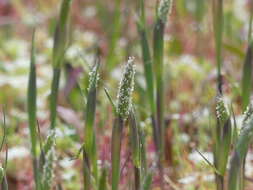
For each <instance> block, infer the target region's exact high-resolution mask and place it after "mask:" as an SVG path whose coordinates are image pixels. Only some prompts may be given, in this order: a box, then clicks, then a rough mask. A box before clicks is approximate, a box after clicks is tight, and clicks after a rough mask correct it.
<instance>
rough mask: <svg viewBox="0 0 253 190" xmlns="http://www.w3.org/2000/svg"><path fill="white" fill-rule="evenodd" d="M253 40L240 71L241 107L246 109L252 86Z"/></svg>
mask: <svg viewBox="0 0 253 190" xmlns="http://www.w3.org/2000/svg"><path fill="white" fill-rule="evenodd" d="M252 56H253V41H251V42H250V43H249V46H248V48H247V53H246V57H245V61H244V64H243V73H242V109H243V110H246V108H247V106H248V105H249V102H250V94H251V89H252V88H251V86H252V61H253V58H252Z"/></svg>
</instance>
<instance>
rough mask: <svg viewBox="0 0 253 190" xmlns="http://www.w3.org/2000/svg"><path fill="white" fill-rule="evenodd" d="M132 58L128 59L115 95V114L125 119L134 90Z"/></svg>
mask: <svg viewBox="0 0 253 190" xmlns="http://www.w3.org/2000/svg"><path fill="white" fill-rule="evenodd" d="M133 62H134V58H133V57H129V59H128V61H127V64H126V66H125V69H124V73H123V77H122V79H121V81H120V85H119V91H118V95H117V113H118V114H119V115H120V116H121V117H122V118H123V119H126V118H127V117H128V115H129V112H130V108H131V104H132V92H133V90H134V74H135V66H134V63H133Z"/></svg>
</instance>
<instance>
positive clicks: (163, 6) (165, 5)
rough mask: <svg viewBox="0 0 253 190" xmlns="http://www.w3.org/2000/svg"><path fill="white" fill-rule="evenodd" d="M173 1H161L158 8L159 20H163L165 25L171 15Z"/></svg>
mask: <svg viewBox="0 0 253 190" xmlns="http://www.w3.org/2000/svg"><path fill="white" fill-rule="evenodd" d="M172 3H173V0H161V1H160V3H159V7H158V18H159V19H161V21H162V22H163V23H165V22H166V20H167V16H168V14H170V12H171V9H172Z"/></svg>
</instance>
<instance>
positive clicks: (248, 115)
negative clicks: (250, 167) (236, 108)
mask: <svg viewBox="0 0 253 190" xmlns="http://www.w3.org/2000/svg"><path fill="white" fill-rule="evenodd" d="M252 139H253V107H252V104H250V105H249V106H248V109H247V110H246V112H245V117H244V121H243V126H242V129H241V133H240V135H239V136H238V139H237V143H236V145H235V150H234V152H233V154H232V158H231V161H230V169H229V178H228V189H229V190H243V189H244V167H245V159H246V155H247V152H248V149H249V145H250V142H251V141H252Z"/></svg>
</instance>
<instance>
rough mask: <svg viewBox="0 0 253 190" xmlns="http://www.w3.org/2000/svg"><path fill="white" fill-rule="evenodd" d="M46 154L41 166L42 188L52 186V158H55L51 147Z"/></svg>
mask: <svg viewBox="0 0 253 190" xmlns="http://www.w3.org/2000/svg"><path fill="white" fill-rule="evenodd" d="M45 156H46V162H45V165H44V166H43V178H42V180H43V185H44V189H50V188H51V186H52V182H53V178H54V172H53V171H54V169H53V168H54V160H55V150H54V147H52V148H51V149H50V150H49V151H48V152H47V154H46V155H45Z"/></svg>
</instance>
